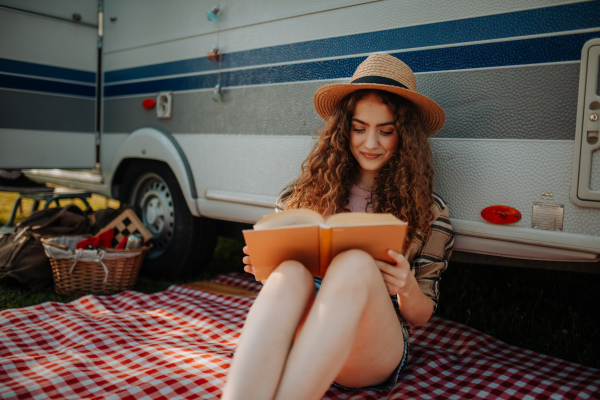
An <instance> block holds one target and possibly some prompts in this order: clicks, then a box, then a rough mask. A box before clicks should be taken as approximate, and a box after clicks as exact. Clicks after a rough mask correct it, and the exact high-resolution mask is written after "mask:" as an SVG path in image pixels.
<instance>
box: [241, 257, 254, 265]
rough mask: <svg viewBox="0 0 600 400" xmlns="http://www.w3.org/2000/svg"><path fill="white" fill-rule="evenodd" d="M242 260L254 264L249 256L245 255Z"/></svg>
mask: <svg viewBox="0 0 600 400" xmlns="http://www.w3.org/2000/svg"><path fill="white" fill-rule="evenodd" d="M242 262H243V263H244V264H246V265H252V261H250V257H249V256H244V258H242Z"/></svg>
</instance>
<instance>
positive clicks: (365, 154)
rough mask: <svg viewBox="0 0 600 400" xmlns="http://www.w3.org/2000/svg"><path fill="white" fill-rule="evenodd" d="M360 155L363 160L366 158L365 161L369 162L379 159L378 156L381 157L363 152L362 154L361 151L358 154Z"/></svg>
mask: <svg viewBox="0 0 600 400" xmlns="http://www.w3.org/2000/svg"><path fill="white" fill-rule="evenodd" d="M360 154H362V156H363V157H364V158H366V159H369V160H375V159H377V158H378V157H380V156H381V154H376V153H365V152H362V151H361V152H360Z"/></svg>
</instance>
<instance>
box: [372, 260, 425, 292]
mask: <svg viewBox="0 0 600 400" xmlns="http://www.w3.org/2000/svg"><path fill="white" fill-rule="evenodd" d="M388 255H389V256H390V257H391V258H392V259H393V260H394V261H396V265H393V264H389V263H387V262H384V261H379V260H376V261H375V262H376V263H377V266H378V267H379V270H380V271H381V275H382V276H383V280H384V282H385V286H386V287H387V290H388V292H389V293H390V294H399V295H400V296H403V297H408V294H409V293H410V291H411V290H412V289H413V288H414V286H415V285H418V283H417V279H416V278H415V275H414V274H413V272H412V271H411V270H410V264H409V263H408V261H407V260H406V258H405V257H404V256H403V255H402V254H399V253H396V252H395V251H393V250H388Z"/></svg>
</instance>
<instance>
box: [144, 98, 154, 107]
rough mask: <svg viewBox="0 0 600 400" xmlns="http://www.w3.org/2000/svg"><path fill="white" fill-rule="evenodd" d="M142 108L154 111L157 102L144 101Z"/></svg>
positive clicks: (150, 99)
mask: <svg viewBox="0 0 600 400" xmlns="http://www.w3.org/2000/svg"><path fill="white" fill-rule="evenodd" d="M142 107H144V108H145V109H146V110H152V109H153V108H154V107H156V100H154V99H153V98H148V99H144V101H142Z"/></svg>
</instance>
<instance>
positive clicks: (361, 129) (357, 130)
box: [352, 126, 365, 132]
mask: <svg viewBox="0 0 600 400" xmlns="http://www.w3.org/2000/svg"><path fill="white" fill-rule="evenodd" d="M352 130H353V131H354V132H364V131H365V129H364V128H357V127H355V126H353V127H352Z"/></svg>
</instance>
